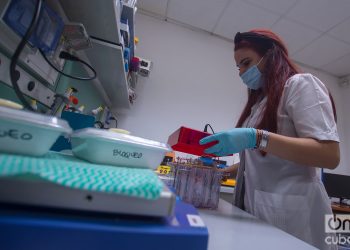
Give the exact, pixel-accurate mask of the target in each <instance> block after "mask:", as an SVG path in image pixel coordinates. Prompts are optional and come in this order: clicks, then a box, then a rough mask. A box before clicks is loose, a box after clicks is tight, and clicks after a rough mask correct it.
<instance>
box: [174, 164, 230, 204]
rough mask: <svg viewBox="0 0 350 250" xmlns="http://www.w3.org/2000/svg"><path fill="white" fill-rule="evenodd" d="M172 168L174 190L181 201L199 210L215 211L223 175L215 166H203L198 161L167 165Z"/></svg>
mask: <svg viewBox="0 0 350 250" xmlns="http://www.w3.org/2000/svg"><path fill="white" fill-rule="evenodd" d="M169 165H170V166H172V167H173V168H174V170H173V171H174V173H175V179H174V189H175V192H176V195H178V196H179V197H180V198H181V199H182V200H183V201H185V202H187V203H190V204H192V205H194V206H195V207H200V208H209V209H216V208H217V207H218V204H219V196H220V186H221V180H222V177H223V176H224V175H227V174H225V173H224V172H222V171H218V169H217V168H216V166H205V165H203V163H202V161H200V160H199V159H195V160H192V159H189V160H186V162H184V161H180V160H179V158H178V161H177V162H175V163H169Z"/></svg>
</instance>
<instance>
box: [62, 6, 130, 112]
mask: <svg viewBox="0 0 350 250" xmlns="http://www.w3.org/2000/svg"><path fill="white" fill-rule="evenodd" d="M60 3H61V6H62V9H63V10H64V12H65V14H66V16H67V18H68V20H69V21H70V22H78V23H82V24H84V26H85V28H86V30H87V33H88V34H89V36H90V39H91V41H92V45H93V48H91V49H88V50H86V52H85V53H86V55H87V57H88V59H89V61H90V62H91V65H92V66H93V67H94V68H95V70H96V72H97V77H98V80H99V82H100V83H101V86H102V88H103V90H104V92H105V93H106V95H107V96H108V99H109V100H110V103H111V105H110V107H109V108H110V110H111V112H112V113H114V114H123V113H126V112H127V111H128V110H129V109H130V107H131V104H130V101H129V85H128V82H127V75H126V72H125V62H124V56H123V48H122V47H121V41H122V38H121V34H120V16H121V8H122V7H121V3H120V2H119V1H116V0H103V1H96V0H75V1H71V0H60ZM132 20H134V19H132Z"/></svg>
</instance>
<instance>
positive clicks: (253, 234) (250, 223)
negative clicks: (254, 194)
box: [199, 199, 316, 250]
mask: <svg viewBox="0 0 350 250" xmlns="http://www.w3.org/2000/svg"><path fill="white" fill-rule="evenodd" d="M199 215H200V217H201V218H202V219H203V221H204V223H205V225H206V226H207V228H208V231H209V244H208V250H214V249H215V250H216V249H220V250H226V249H227V250H232V249H245V250H250V249H252V250H256V249H269V250H274V249H278V250H280V249H284V250H288V249H293V250H295V249H298V250H302V249H316V248H315V247H313V246H311V245H309V244H307V243H305V242H304V241H301V240H299V239H297V238H295V237H294V236H292V235H290V234H288V233H286V232H284V231H282V230H280V229H278V228H276V227H274V226H272V225H269V224H267V223H265V222H263V221H261V220H259V219H257V218H256V217H254V216H252V215H251V214H249V213H247V212H245V211H243V210H241V209H239V208H237V207H235V206H232V204H230V203H229V202H227V201H225V200H223V199H220V201H219V207H218V209H217V210H206V209H199Z"/></svg>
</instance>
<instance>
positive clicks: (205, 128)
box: [203, 123, 215, 134]
mask: <svg viewBox="0 0 350 250" xmlns="http://www.w3.org/2000/svg"><path fill="white" fill-rule="evenodd" d="M208 127H210V129H211V131H212V132H213V134H215V132H214V129H213V128H212V126H211V125H210V124H209V123H207V124H205V126H204V130H203V131H204V132H208Z"/></svg>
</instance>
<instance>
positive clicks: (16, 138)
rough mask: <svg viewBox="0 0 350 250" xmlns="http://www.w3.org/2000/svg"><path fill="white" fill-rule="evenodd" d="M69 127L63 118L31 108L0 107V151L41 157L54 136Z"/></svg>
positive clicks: (66, 132)
mask: <svg viewBox="0 0 350 250" xmlns="http://www.w3.org/2000/svg"><path fill="white" fill-rule="evenodd" d="M71 132H72V129H71V128H70V126H69V125H68V123H67V122H66V121H64V120H62V119H59V118H57V117H52V116H46V115H41V114H37V113H33V112H30V111H24V110H18V109H13V108H8V107H0V151H1V152H8V153H16V154H25V155H35V156H40V155H44V154H45V153H47V152H48V151H49V149H50V147H51V146H52V145H53V144H54V142H55V141H56V140H57V138H58V137H59V136H60V135H62V134H66V135H67V134H70V133H71Z"/></svg>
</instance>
